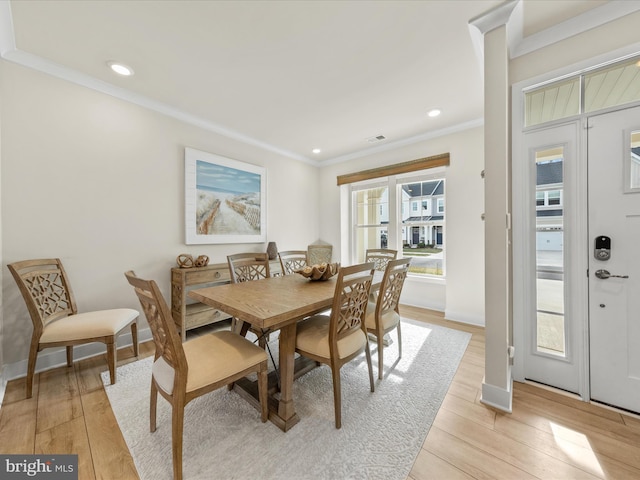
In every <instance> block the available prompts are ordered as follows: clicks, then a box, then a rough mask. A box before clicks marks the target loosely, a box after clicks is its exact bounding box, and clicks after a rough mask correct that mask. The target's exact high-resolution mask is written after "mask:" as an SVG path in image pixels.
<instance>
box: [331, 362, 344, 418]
mask: <svg viewBox="0 0 640 480" xmlns="http://www.w3.org/2000/svg"><path fill="white" fill-rule="evenodd" d="M331 376H332V377H333V409H334V412H335V417H336V428H342V392H341V388H340V367H338V366H334V365H331Z"/></svg>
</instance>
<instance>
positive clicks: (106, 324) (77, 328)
mask: <svg viewBox="0 0 640 480" xmlns="http://www.w3.org/2000/svg"><path fill="white" fill-rule="evenodd" d="M138 315H139V314H138V311H137V310H133V309H131V308H116V309H113V310H99V311H95V312H86V313H78V314H76V315H69V316H68V317H63V318H60V319H58V320H56V321H54V322H51V323H49V324H48V325H46V326H45V327H44V331H43V332H42V336H41V337H40V343H51V342H65V341H71V340H82V339H84V338H94V337H107V336H109V335H115V334H116V333H118V332H119V331H120V330H122V329H123V328H125V327H127V326H129V325H130V324H131V323H132V322H133V321H134V320H135V319H136V318H138Z"/></svg>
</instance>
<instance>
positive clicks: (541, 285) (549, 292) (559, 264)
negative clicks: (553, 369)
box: [531, 147, 566, 356]
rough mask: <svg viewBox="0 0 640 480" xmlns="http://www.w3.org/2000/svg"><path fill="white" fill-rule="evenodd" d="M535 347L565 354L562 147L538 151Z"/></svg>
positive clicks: (536, 160)
mask: <svg viewBox="0 0 640 480" xmlns="http://www.w3.org/2000/svg"><path fill="white" fill-rule="evenodd" d="M535 162H536V193H535V196H534V197H533V198H531V202H532V203H533V205H534V206H535V210H536V217H535V218H536V219H535V222H536V224H535V232H536V349H537V351H538V352H544V353H547V354H552V355H560V356H564V355H565V352H566V347H565V316H564V210H563V205H562V190H563V181H564V179H563V175H564V174H563V163H564V162H563V148H562V147H560V148H553V149H546V150H540V151H537V152H535Z"/></svg>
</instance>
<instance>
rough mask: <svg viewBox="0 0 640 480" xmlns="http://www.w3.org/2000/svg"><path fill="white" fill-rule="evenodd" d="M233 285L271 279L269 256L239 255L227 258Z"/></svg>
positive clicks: (255, 254)
mask: <svg viewBox="0 0 640 480" xmlns="http://www.w3.org/2000/svg"><path fill="white" fill-rule="evenodd" d="M227 263H228V264H229V272H230V273H231V283H240V282H248V281H251V280H261V279H263V278H269V277H270V276H271V274H270V273H269V255H268V254H267V253H237V254H235V255H229V256H227Z"/></svg>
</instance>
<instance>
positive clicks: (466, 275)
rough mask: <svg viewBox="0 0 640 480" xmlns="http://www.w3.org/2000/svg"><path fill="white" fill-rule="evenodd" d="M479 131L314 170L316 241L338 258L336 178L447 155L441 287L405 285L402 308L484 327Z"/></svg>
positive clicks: (410, 282)
mask: <svg viewBox="0 0 640 480" xmlns="http://www.w3.org/2000/svg"><path fill="white" fill-rule="evenodd" d="M483 149H484V143H483V129H482V128H474V129H470V130H466V131H464V132H459V133H455V134H450V135H446V136H442V137H438V138H432V139H430V140H425V141H422V142H419V143H415V144H412V145H407V146H404V147H400V148H397V149H393V150H389V151H384V152H379V153H374V154H371V155H368V156H366V157H362V158H359V159H355V160H351V161H349V162H345V163H340V164H336V165H330V166H326V167H323V168H321V170H320V196H321V204H322V208H321V213H320V237H321V238H322V240H324V241H326V242H328V243H331V244H332V245H333V246H334V258H336V259H339V258H341V251H340V249H341V244H342V240H343V238H342V235H348V232H347V228H343V229H342V230H344V231H341V225H340V217H339V215H338V214H337V212H339V211H340V188H339V187H338V186H337V180H336V177H337V176H338V175H343V174H347V173H353V172H358V171H361V170H367V169H370V168H375V167H379V166H383V165H390V164H394V163H401V162H405V161H409V160H415V159H418V158H423V157H429V156H432V155H437V154H441V153H447V152H449V153H450V156H451V160H450V161H451V164H450V166H449V167H448V169H447V174H446V178H447V188H446V222H447V223H446V230H445V235H446V238H445V242H446V251H447V254H446V255H447V257H446V262H447V263H446V265H447V266H446V269H447V279H446V287H445V286H444V285H443V284H442V282H439V281H435V282H434V281H431V282H430V281H426V280H412V279H408V280H407V281H406V283H405V287H404V290H403V296H402V302H403V303H407V304H411V305H418V306H423V307H426V308H431V309H435V310H442V311H444V312H445V315H446V317H447V318H448V319H450V320H457V321H462V322H466V323H475V324H481V325H482V324H484V225H483V222H482V220H481V215H482V212H483V195H484V193H483V192H484V190H483V188H484V185H483V180H482V178H481V177H480V172H481V171H482V169H483V168H484V166H483V163H484V161H483V159H484V155H483Z"/></svg>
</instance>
